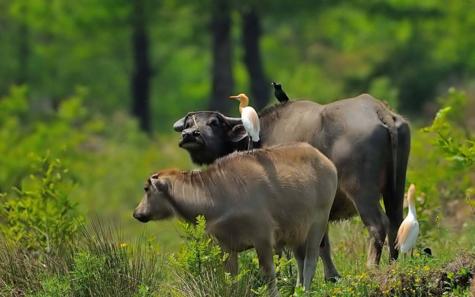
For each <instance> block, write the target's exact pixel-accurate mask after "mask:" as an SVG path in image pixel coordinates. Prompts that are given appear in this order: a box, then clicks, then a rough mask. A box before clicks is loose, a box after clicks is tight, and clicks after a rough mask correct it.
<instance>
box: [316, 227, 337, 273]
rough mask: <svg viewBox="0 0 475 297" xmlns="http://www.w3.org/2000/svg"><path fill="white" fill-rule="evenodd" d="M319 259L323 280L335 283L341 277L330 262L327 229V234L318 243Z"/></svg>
mask: <svg viewBox="0 0 475 297" xmlns="http://www.w3.org/2000/svg"><path fill="white" fill-rule="evenodd" d="M320 258H322V262H323V271H324V275H325V280H326V281H330V282H336V281H337V280H339V279H340V278H341V276H340V274H339V273H338V271H337V270H336V267H335V265H334V264H333V261H332V256H331V247H330V238H329V237H328V228H327V232H326V233H325V235H324V236H323V239H322V242H321V243H320Z"/></svg>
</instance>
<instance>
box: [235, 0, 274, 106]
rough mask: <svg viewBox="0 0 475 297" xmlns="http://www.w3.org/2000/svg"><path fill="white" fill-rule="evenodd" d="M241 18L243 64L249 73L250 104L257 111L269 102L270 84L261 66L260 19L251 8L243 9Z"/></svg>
mask: <svg viewBox="0 0 475 297" xmlns="http://www.w3.org/2000/svg"><path fill="white" fill-rule="evenodd" d="M241 16H242V43H243V47H244V64H245V65H246V68H247V72H248V73H249V81H250V85H251V95H252V97H251V104H252V105H253V106H254V107H256V109H257V110H259V109H262V108H263V107H264V106H265V105H266V104H267V102H268V101H269V91H270V83H269V81H268V80H267V78H266V75H265V73H264V69H263V66H262V59H261V52H260V46H259V39H260V37H261V24H260V18H259V15H258V14H257V12H256V10H255V9H253V8H247V9H244V10H243V11H242V12H241Z"/></svg>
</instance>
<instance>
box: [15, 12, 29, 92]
mask: <svg viewBox="0 0 475 297" xmlns="http://www.w3.org/2000/svg"><path fill="white" fill-rule="evenodd" d="M21 11H22V16H23V17H22V18H21V20H20V24H19V27H18V52H17V53H18V73H17V77H16V80H15V83H16V84H19V85H22V84H26V83H28V72H29V69H28V65H29V58H30V28H29V27H28V21H27V20H28V16H27V14H28V7H27V5H25V6H23V7H22V9H21Z"/></svg>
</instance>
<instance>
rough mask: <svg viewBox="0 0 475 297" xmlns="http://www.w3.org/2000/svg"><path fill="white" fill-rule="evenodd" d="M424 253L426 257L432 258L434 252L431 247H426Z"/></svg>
mask: <svg viewBox="0 0 475 297" xmlns="http://www.w3.org/2000/svg"><path fill="white" fill-rule="evenodd" d="M422 252H423V253H424V256H427V257H432V250H431V249H430V247H426V248H425V249H423V250H422Z"/></svg>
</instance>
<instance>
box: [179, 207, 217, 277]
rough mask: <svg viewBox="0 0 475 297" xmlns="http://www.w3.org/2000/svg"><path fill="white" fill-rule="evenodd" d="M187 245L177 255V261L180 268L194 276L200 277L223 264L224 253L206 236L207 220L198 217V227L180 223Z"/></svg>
mask: <svg viewBox="0 0 475 297" xmlns="http://www.w3.org/2000/svg"><path fill="white" fill-rule="evenodd" d="M179 224H180V227H181V230H182V232H183V236H184V237H185V244H184V245H183V247H182V249H181V250H180V252H179V253H178V254H177V255H176V257H175V260H176V263H177V265H178V266H179V267H181V268H182V269H184V270H186V271H188V272H189V273H191V275H193V276H200V275H202V274H203V273H204V272H205V271H210V270H211V271H214V270H215V269H218V268H219V267H220V266H221V265H220V264H221V263H222V262H223V260H224V259H223V253H222V252H221V249H220V248H219V246H218V245H216V244H215V243H214V242H213V239H212V238H211V237H209V236H208V235H207V234H206V220H205V218H204V217H203V216H198V217H197V219H196V225H192V224H188V223H179Z"/></svg>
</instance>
